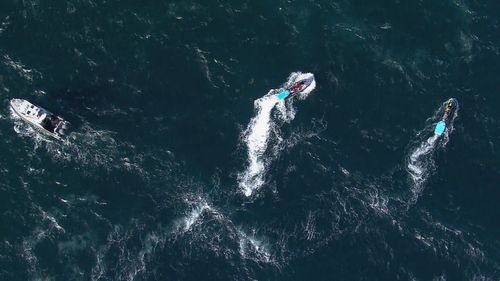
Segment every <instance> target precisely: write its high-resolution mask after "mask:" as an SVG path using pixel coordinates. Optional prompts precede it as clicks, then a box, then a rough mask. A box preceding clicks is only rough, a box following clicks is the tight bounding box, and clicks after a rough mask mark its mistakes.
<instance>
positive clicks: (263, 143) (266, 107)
mask: <svg viewBox="0 0 500 281" xmlns="http://www.w3.org/2000/svg"><path fill="white" fill-rule="evenodd" d="M306 75H312V74H309V73H306V74H303V73H300V72H294V73H292V74H291V75H290V76H289V77H288V80H287V82H286V83H285V84H284V85H283V87H282V88H281V89H283V88H289V87H290V86H291V85H292V84H293V83H294V82H295V81H297V80H298V79H301V77H304V76H306ZM315 87H316V84H315V82H314V81H313V83H311V85H309V87H307V88H306V89H305V90H303V91H301V92H299V93H297V94H296V96H297V97H298V98H299V99H305V98H306V97H307V96H308V95H309V94H310V93H311V91H312V90H314V88H315ZM279 91H280V89H273V90H271V91H269V92H268V93H267V94H266V95H265V96H263V97H261V98H259V99H257V100H256V101H255V102H254V107H255V112H256V114H255V116H254V117H253V118H252V119H251V120H250V123H249V125H248V127H247V128H246V130H245V131H244V132H243V134H242V139H243V141H244V143H245V144H246V147H247V158H248V162H247V167H246V169H245V171H244V172H242V173H240V174H239V176H238V180H239V187H240V189H241V190H242V192H243V193H244V194H245V196H247V197H249V196H251V195H252V194H253V192H254V191H255V190H257V189H259V188H260V187H261V186H262V185H263V184H264V178H265V174H266V170H267V168H268V166H269V163H270V162H271V161H272V159H273V156H276V155H277V154H278V153H279V149H280V144H281V142H282V137H281V132H280V129H279V127H280V125H282V124H283V123H285V122H290V121H291V120H293V119H294V118H295V109H294V107H293V99H279V98H277V94H278V92H279ZM274 108H276V109H277V110H276V111H274V112H275V114H274V115H273V109H274ZM270 145H272V147H273V148H272V149H271V155H268V153H267V151H268V147H269V146H270Z"/></svg>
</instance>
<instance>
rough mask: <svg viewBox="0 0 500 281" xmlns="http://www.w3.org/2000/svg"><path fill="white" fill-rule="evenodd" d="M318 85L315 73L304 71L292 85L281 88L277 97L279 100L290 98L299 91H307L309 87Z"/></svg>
mask: <svg viewBox="0 0 500 281" xmlns="http://www.w3.org/2000/svg"><path fill="white" fill-rule="evenodd" d="M315 85H316V81H315V80H314V75H313V74H312V73H304V74H301V75H298V76H297V77H296V79H295V81H294V82H293V83H291V85H290V86H288V87H285V88H283V89H281V90H279V92H278V94H276V97H277V98H278V99H279V100H284V99H286V98H289V97H291V96H293V95H295V94H297V93H301V92H304V91H306V90H307V89H308V88H310V87H312V88H314V87H315Z"/></svg>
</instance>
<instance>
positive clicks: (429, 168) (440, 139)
mask: <svg viewBox="0 0 500 281" xmlns="http://www.w3.org/2000/svg"><path fill="white" fill-rule="evenodd" d="M445 104H446V102H445V103H443V105H442V106H441V107H440V108H439V109H438V111H437V112H436V114H435V115H434V117H432V118H431V119H430V121H431V125H429V126H427V127H426V128H425V129H424V130H422V131H421V132H419V134H418V136H419V137H423V138H424V139H423V140H422V141H420V142H417V145H416V146H414V147H413V148H412V149H411V150H410V151H411V152H410V154H409V156H408V158H407V171H408V173H409V175H410V178H411V180H412V182H413V186H412V198H411V203H415V202H416V200H417V199H418V197H419V196H420V194H421V193H422V191H423V189H424V185H425V182H426V181H427V180H428V178H429V177H430V175H432V173H433V172H434V171H435V170H436V167H435V161H434V154H435V151H436V150H437V149H439V148H444V147H446V145H447V144H448V141H449V134H450V133H451V132H452V131H453V129H454V127H453V123H454V121H455V118H456V117H457V116H458V113H457V112H458V110H455V112H454V113H453V116H451V117H450V118H451V119H450V120H449V122H448V127H447V129H446V131H445V132H444V133H443V134H442V135H437V134H432V135H431V136H429V137H425V136H426V135H427V136H428V134H429V132H431V131H432V130H433V129H434V127H435V124H436V122H437V121H440V120H441V118H442V113H443V109H444V106H445Z"/></svg>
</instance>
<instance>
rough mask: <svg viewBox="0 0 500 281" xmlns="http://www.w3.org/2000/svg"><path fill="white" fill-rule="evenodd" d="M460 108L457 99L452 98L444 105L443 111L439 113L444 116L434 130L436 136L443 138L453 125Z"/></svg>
mask: <svg viewBox="0 0 500 281" xmlns="http://www.w3.org/2000/svg"><path fill="white" fill-rule="evenodd" d="M458 107H459V105H458V101H457V99H455V98H451V99H449V100H447V101H446V102H445V103H444V105H443V107H442V109H440V111H439V114H440V115H441V114H442V117H441V120H440V121H439V122H438V123H437V124H436V127H435V128H434V134H435V135H437V136H441V135H442V134H444V133H445V132H446V130H447V129H448V128H449V127H450V126H451V125H452V122H453V120H454V119H455V117H456V114H457V111H458Z"/></svg>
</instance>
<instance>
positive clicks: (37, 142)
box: [10, 109, 144, 173]
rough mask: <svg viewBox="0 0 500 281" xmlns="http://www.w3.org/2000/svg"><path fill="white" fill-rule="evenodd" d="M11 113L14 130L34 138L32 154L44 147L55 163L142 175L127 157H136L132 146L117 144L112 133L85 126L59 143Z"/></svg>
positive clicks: (132, 160)
mask: <svg viewBox="0 0 500 281" xmlns="http://www.w3.org/2000/svg"><path fill="white" fill-rule="evenodd" d="M10 111H11V114H10V115H11V120H13V121H14V131H15V132H16V133H17V134H18V135H19V136H22V137H28V138H30V139H33V140H34V148H33V150H34V151H36V150H38V149H40V148H43V149H45V150H46V151H47V152H48V154H49V155H50V156H51V157H52V158H53V159H54V160H58V161H65V162H77V163H79V164H82V165H85V166H93V167H99V168H105V169H107V170H109V169H112V168H123V169H126V170H129V171H134V170H135V171H137V172H139V173H144V171H143V170H142V169H141V168H140V165H139V164H138V163H136V161H134V160H135V159H130V158H132V157H130V155H135V154H136V153H134V151H135V150H134V147H133V145H130V144H127V143H118V142H117V141H116V140H115V138H114V135H115V133H114V132H112V131H107V130H98V129H95V128H92V127H91V126H90V124H88V123H84V124H83V125H82V127H81V128H80V129H79V130H78V131H76V132H71V133H69V134H68V135H67V136H66V138H64V140H62V141H60V140H55V139H53V138H51V137H49V136H45V135H44V134H41V133H39V132H38V131H36V130H35V129H34V128H32V127H31V126H29V125H28V124H26V123H25V122H24V121H23V120H22V119H21V118H20V117H18V116H17V114H15V113H14V112H13V111H12V109H11V110H10Z"/></svg>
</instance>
